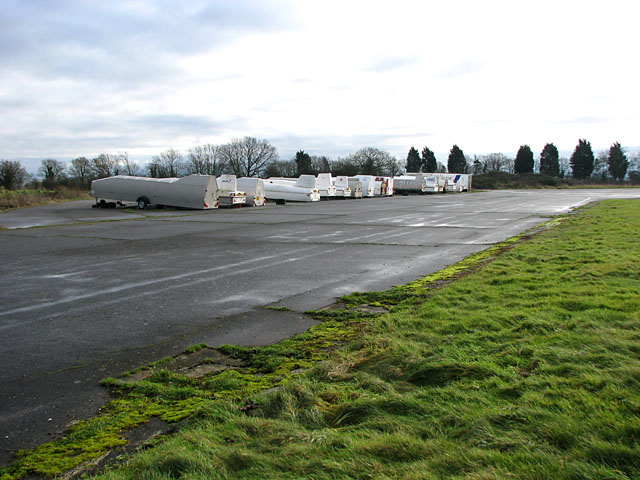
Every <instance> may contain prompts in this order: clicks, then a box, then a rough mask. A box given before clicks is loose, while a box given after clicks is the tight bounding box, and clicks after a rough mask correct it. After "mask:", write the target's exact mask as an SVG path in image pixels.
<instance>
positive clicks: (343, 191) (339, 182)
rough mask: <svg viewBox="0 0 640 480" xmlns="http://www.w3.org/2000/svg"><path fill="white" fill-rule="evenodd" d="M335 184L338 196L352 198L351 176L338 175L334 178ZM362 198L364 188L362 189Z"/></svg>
mask: <svg viewBox="0 0 640 480" xmlns="http://www.w3.org/2000/svg"><path fill="white" fill-rule="evenodd" d="M333 186H334V187H335V188H336V198H342V199H344V198H351V187H349V177H347V176H346V175H338V176H337V177H335V178H334V179H333ZM360 197H361V198H362V188H361V189H360Z"/></svg>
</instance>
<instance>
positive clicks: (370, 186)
mask: <svg viewBox="0 0 640 480" xmlns="http://www.w3.org/2000/svg"><path fill="white" fill-rule="evenodd" d="M351 178H357V179H358V180H360V183H361V184H362V196H363V197H374V196H375V188H376V187H375V183H376V182H375V179H376V177H374V176H373V175H355V176H354V177H351Z"/></svg>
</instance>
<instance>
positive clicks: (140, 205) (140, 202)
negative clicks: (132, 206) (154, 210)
mask: <svg viewBox="0 0 640 480" xmlns="http://www.w3.org/2000/svg"><path fill="white" fill-rule="evenodd" d="M147 205H149V199H148V198H147V197H140V198H139V199H138V210H144V209H145V208H147Z"/></svg>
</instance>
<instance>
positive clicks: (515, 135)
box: [0, 0, 640, 168]
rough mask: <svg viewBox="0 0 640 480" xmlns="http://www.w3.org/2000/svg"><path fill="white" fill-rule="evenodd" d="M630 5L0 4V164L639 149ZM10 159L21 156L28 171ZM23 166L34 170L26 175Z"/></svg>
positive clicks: (1, 0) (475, 1) (635, 38)
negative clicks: (245, 141) (240, 148)
mask: <svg viewBox="0 0 640 480" xmlns="http://www.w3.org/2000/svg"><path fill="white" fill-rule="evenodd" d="M639 13H640V2H637V1H633V0H625V1H616V0H608V1H606V2H604V1H584V0H583V1H563V0H553V1H546V0H537V1H535V2H531V1H527V2H524V1H521V0H511V1H493V0H482V1H479V0H470V1H455V0H450V1H446V2H445V1H426V0H425V1H403V0H388V1H372V0H363V1H350V0H339V1H332V0H321V1H320V0H319V1H312V0H298V1H287V0H282V1H281V0H256V1H250V0H229V1H199V0H185V1H168V0H166V1H163V0H155V1H153V0H131V1H117V0H113V1H104V0H100V1H95V2H94V1H89V0H77V1H74V0H0V113H1V115H0V158H5V159H23V164H25V163H27V164H28V165H29V164H34V165H37V164H38V163H39V160H40V159H42V158H47V157H49V158H58V159H61V160H68V159H71V158H75V157H77V156H81V155H84V156H87V157H91V156H95V155H97V154H99V153H101V152H108V153H117V152H120V151H126V152H128V153H129V155H130V157H132V158H140V159H144V158H150V156H151V155H154V154H157V153H160V152H161V151H163V150H166V149H168V148H174V149H178V150H181V151H182V152H186V151H187V150H188V149H189V148H191V147H193V146H196V145H200V144H203V143H214V144H221V143H226V142H228V141H230V140H231V139H233V138H241V137H243V136H247V135H248V136H253V137H257V138H259V139H266V140H268V141H269V142H271V143H272V144H273V145H275V146H276V147H277V148H278V151H279V153H280V157H281V158H282V159H285V160H286V159H290V158H292V156H293V155H294V154H295V152H296V151H297V150H300V149H302V150H305V151H306V152H308V153H310V154H312V155H328V156H329V157H331V158H337V157H338V156H346V155H348V154H350V153H353V152H355V151H357V150H358V149H359V148H362V147H365V146H371V147H377V148H381V149H384V150H387V151H388V152H389V153H391V154H392V155H395V156H396V157H398V158H399V159H403V160H404V159H406V155H407V151H408V150H409V147H411V146H414V147H416V148H418V149H419V150H420V149H422V147H424V146H428V147H429V148H431V149H432V150H434V151H435V152H436V153H437V154H438V160H440V161H441V162H443V163H446V155H447V154H448V152H449V150H450V149H451V147H452V145H453V144H454V143H455V144H458V145H459V146H460V147H461V148H462V149H463V150H464V152H465V153H466V154H467V155H473V154H484V153H491V152H503V153H506V154H508V155H511V156H515V153H516V151H517V149H518V147H519V146H520V145H522V144H529V145H530V146H531V148H532V150H533V151H534V153H535V154H536V158H537V157H538V154H539V152H540V151H541V150H542V148H543V146H544V144H545V143H547V142H554V143H555V145H556V146H557V147H558V148H559V149H560V150H561V152H569V153H570V152H571V151H572V150H573V148H574V147H575V145H576V144H577V142H578V139H579V138H586V139H587V140H589V141H590V142H591V144H592V146H593V148H594V150H596V152H597V151H598V150H602V149H607V148H608V147H609V146H610V145H611V144H612V143H613V142H615V141H618V142H620V143H621V144H622V145H623V146H624V147H627V148H628V149H630V150H635V149H636V148H637V146H638V145H640V139H639V138H638V133H639V129H638V127H639V126H640V121H639V120H640V118H639V116H640V113H639V111H640V110H639V108H638V107H639V106H640V101H639V100H640V94H639V93H638V92H639V89H638V82H639V80H638V78H639V73H640V72H639V70H640V67H639V66H638V65H639V62H638V45H639V43H640V42H639V33H638V29H637V26H638V18H640V15H638V14H639ZM27 159H32V160H31V162H29V161H28V160H27ZM36 168H37V167H36Z"/></svg>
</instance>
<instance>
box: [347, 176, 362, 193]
mask: <svg viewBox="0 0 640 480" xmlns="http://www.w3.org/2000/svg"><path fill="white" fill-rule="evenodd" d="M347 181H348V182H349V188H350V189H351V198H362V182H360V180H358V179H357V178H353V177H347Z"/></svg>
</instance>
